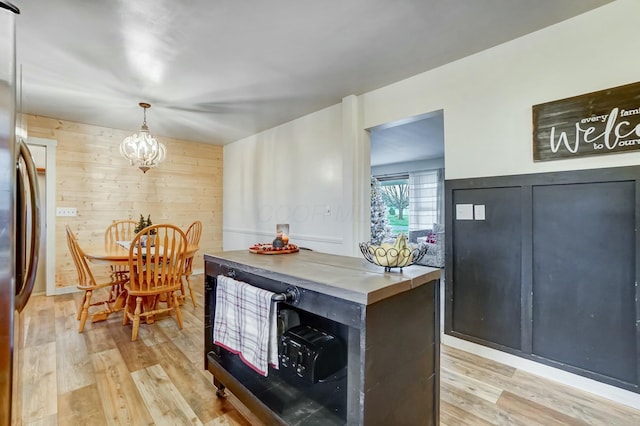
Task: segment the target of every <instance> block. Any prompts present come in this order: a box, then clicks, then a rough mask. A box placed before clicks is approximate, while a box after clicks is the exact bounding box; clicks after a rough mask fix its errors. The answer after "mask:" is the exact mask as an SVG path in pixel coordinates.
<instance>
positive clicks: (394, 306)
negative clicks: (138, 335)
mask: <svg viewBox="0 0 640 426" xmlns="http://www.w3.org/2000/svg"><path fill="white" fill-rule="evenodd" d="M204 260H205V274H206V279H205V336H204V337H205V353H204V361H205V368H206V369H207V370H209V371H210V372H211V373H212V374H213V377H214V379H213V381H214V384H215V385H216V386H217V387H218V388H219V389H224V388H225V387H226V388H228V389H229V390H230V391H231V392H232V393H233V394H234V395H236V396H237V397H238V398H239V399H240V400H241V401H242V402H243V403H244V404H245V405H246V406H247V407H248V408H249V409H250V410H251V411H252V412H253V413H254V414H255V415H256V416H258V417H259V418H261V419H262V420H263V421H265V423H267V424H287V425H297V424H300V425H302V424H304V425H308V424H323V425H327V424H336V425H345V424H348V425H378V424H379V425H390V424H411V425H437V424H438V423H439V422H438V407H439V403H438V399H439V395H438V387H439V350H440V341H439V339H440V334H439V327H438V318H439V312H438V300H439V280H440V270H439V269H436V268H429V267H424V266H417V265H415V266H409V267H405V268H403V270H402V271H400V270H399V269H397V270H395V269H394V270H392V271H391V272H385V271H384V269H383V268H382V267H379V266H376V265H373V264H370V263H368V262H367V261H366V260H364V259H362V258H356V257H347V256H337V255H331V254H325V253H318V252H311V251H304V250H303V251H300V252H299V253H293V254H286V255H261V254H253V253H249V252H248V251H244V250H243V251H229V252H220V253H213V254H205V255H204ZM219 275H225V276H229V277H232V278H234V279H236V280H239V281H244V282H246V283H249V284H252V285H255V286H257V287H260V288H263V289H267V290H270V291H272V292H274V293H283V294H287V295H288V296H289V299H288V300H287V301H286V302H281V303H279V309H287V310H292V311H294V312H295V313H296V317H297V318H299V323H301V324H310V326H313V327H314V329H321V330H323V332H326V333H327V334H329V335H331V336H335V338H336V339H337V340H339V341H342V342H344V348H345V351H346V364H345V366H344V367H343V368H342V369H341V370H340V371H337V372H335V374H332V375H331V377H327V378H325V379H324V380H320V381H316V382H315V383H310V382H308V381H305V380H302V379H300V378H299V377H290V376H286V375H285V374H284V373H285V371H284V370H285V369H283V368H281V369H280V370H275V369H271V368H270V369H269V374H268V376H267V377H263V376H260V375H259V374H257V373H255V372H253V370H251V369H250V368H248V367H246V366H245V365H244V364H243V363H242V362H240V361H239V360H238V359H237V358H238V357H237V355H234V354H232V353H230V352H227V351H226V350H224V349H223V348H221V347H219V346H217V345H215V344H214V343H213V318H214V314H215V300H216V298H215V291H216V277H217V276H219ZM301 377H302V376H301ZM219 394H222V392H219Z"/></svg>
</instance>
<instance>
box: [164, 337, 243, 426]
mask: <svg viewBox="0 0 640 426" xmlns="http://www.w3.org/2000/svg"><path fill="white" fill-rule="evenodd" d="M179 345H180V342H176V341H172V342H168V343H166V344H163V345H156V346H154V347H153V350H154V351H156V352H157V354H158V359H160V365H161V366H162V368H163V369H164V371H165V373H166V374H167V376H169V378H170V379H171V382H172V383H173V384H174V385H175V387H176V388H177V389H178V391H179V392H180V394H181V395H182V396H183V397H184V399H185V400H186V401H187V403H188V404H189V405H190V406H191V408H192V409H193V411H194V412H195V413H196V415H197V416H198V418H199V419H200V420H201V421H202V422H203V423H207V422H209V421H211V420H213V419H215V418H217V417H219V416H222V415H225V414H228V413H229V412H231V411H235V407H234V406H233V405H231V404H230V403H229V402H227V400H226V399H224V398H222V399H221V398H218V397H216V388H215V387H214V386H213V384H212V380H211V379H210V380H207V378H206V377H205V376H203V375H202V374H200V373H199V372H198V371H197V369H196V368H194V365H193V363H191V362H190V361H189V359H188V358H187V357H186V355H185V354H184V353H183V352H182V350H181V347H180V346H179ZM202 352H203V351H202V350H201V353H202ZM200 368H201V369H202V366H200ZM234 424H236V425H248V423H246V422H242V423H234Z"/></svg>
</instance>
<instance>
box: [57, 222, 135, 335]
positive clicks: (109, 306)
mask: <svg viewBox="0 0 640 426" xmlns="http://www.w3.org/2000/svg"><path fill="white" fill-rule="evenodd" d="M66 233H67V245H68V247H69V252H70V253H71V258H72V259H73V264H74V265H75V267H76V272H77V273H78V283H77V287H78V289H79V290H82V291H83V292H84V294H83V296H82V303H81V305H80V307H79V308H78V320H79V321H80V325H79V326H78V332H79V333H82V331H83V330H84V325H85V323H86V321H87V317H88V316H89V309H90V308H91V307H92V306H99V305H101V306H103V307H104V309H103V310H102V311H99V312H94V313H92V314H91V319H92V321H99V320H103V319H106V318H107V316H108V315H109V314H110V313H112V312H115V311H116V310H118V309H117V308H116V307H115V306H114V305H115V303H116V300H117V298H118V296H120V295H121V293H122V291H123V286H124V283H125V282H126V281H127V278H126V277H124V276H119V275H113V274H112V275H111V276H110V278H111V279H110V281H105V282H99V283H98V282H96V280H95V278H94V276H93V273H92V272H91V268H90V267H89V264H88V261H87V258H86V256H85V254H84V252H83V251H82V249H81V248H80V244H79V243H78V239H77V238H76V236H75V234H74V233H73V231H72V230H71V228H69V225H67V226H66ZM101 288H106V289H108V290H109V295H108V297H107V299H106V300H103V301H93V300H92V297H93V296H94V292H95V291H96V290H99V289H101Z"/></svg>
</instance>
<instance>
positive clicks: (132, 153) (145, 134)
mask: <svg viewBox="0 0 640 426" xmlns="http://www.w3.org/2000/svg"><path fill="white" fill-rule="evenodd" d="M138 105H140V106H141V107H142V108H143V111H144V120H143V122H142V127H141V128H140V132H139V133H138V134H134V135H133V136H129V137H127V138H125V139H124V140H123V141H122V143H121V144H120V153H121V154H122V155H123V156H124V157H125V158H126V159H127V160H129V162H130V163H131V165H132V166H137V167H138V168H139V169H140V170H142V172H143V173H146V172H147V170H149V169H150V168H152V167H156V166H157V165H158V164H159V163H161V162H162V161H164V159H165V157H166V156H167V148H166V147H165V146H164V144H163V143H162V142H158V141H157V140H156V139H155V138H154V137H153V136H151V134H150V133H149V127H147V108H151V105H150V104H148V103H146V102H140V103H139V104H138Z"/></svg>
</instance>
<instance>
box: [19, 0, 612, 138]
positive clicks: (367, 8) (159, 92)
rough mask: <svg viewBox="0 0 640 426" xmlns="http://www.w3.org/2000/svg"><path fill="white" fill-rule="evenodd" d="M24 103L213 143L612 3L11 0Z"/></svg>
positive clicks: (53, 113)
mask: <svg viewBox="0 0 640 426" xmlns="http://www.w3.org/2000/svg"><path fill="white" fill-rule="evenodd" d="M11 1H12V2H13V3H14V4H15V5H16V6H17V7H18V8H20V10H21V14H20V15H19V16H17V18H16V21H17V57H18V65H19V66H20V67H21V69H22V87H23V91H22V93H23V94H22V109H23V111H24V112H26V113H30V114H37V115H43V116H47V117H54V118H59V119H64V120H71V121H77V122H81V123H88V124H95V125H99V126H106V127H111V128H118V129H125V130H131V131H132V132H133V131H136V130H137V129H138V128H139V127H140V125H141V123H142V110H141V108H140V107H138V103H139V102H141V101H143V102H149V103H151V104H152V107H151V109H150V110H149V111H148V114H147V122H148V124H149V128H150V130H151V133H152V134H153V135H154V136H157V137H159V138H161V137H162V136H165V137H173V138H180V139H187V140H193V141H200V142H207V143H217V144H225V143H229V142H232V141H234V140H238V139H240V138H243V137H246V136H248V135H251V134H254V133H257V132H259V131H262V130H265V129H268V128H271V127H273V126H276V125H279V124H282V123H285V122H287V121H290V120H292V119H295V118H297V117H300V116H303V115H305V114H308V113H311V112H313V111H317V110H319V109H322V108H324V107H327V106H330V105H334V104H336V103H339V102H340V101H341V99H342V98H343V97H344V96H347V95H350V94H355V95H359V94H362V93H364V92H367V91H370V90H373V89H376V88H379V87H382V86H384V85H387V84H390V83H392V82H395V81H399V80H401V79H404V78H407V77H410V76H412V75H416V74H419V73H420V72H423V71H426V70H428V69H432V68H434V67H438V66H440V65H443V64H445V63H448V62H451V61H454V60H456V59H459V58H462V57H464V56H467V55H470V54H473V53H475V52H478V51H481V50H484V49H487V48H489V47H492V46H495V45H497V44H500V43H503V42H506V41H508V40H511V39H513V38H516V37H519V36H522V35H524V34H527V33H530V32H532V31H536V30H538V29H541V28H544V27H546V26H549V25H552V24H554V23H557V22H559V21H562V20H565V19H567V18H570V17H572V16H575V15H577V14H580V13H583V12H585V11H588V10H590V9H592V8H595V7H598V6H601V5H603V4H606V3H609V2H610V1H611V0H536V1H531V0H473V1H471V0H396V1H392V0H324V1H309V0H277V1H258V0H254V1H238V0H215V1H212V0H190V1H176V0H84V1H82V0H11Z"/></svg>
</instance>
